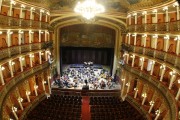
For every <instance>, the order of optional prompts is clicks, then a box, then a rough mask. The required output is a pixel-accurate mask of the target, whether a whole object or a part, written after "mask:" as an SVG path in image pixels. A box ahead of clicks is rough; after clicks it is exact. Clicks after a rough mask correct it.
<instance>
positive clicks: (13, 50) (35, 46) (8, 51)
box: [0, 42, 49, 60]
mask: <svg viewBox="0 0 180 120" xmlns="http://www.w3.org/2000/svg"><path fill="white" fill-rule="evenodd" d="M45 44H46V42H41V43H32V44H25V45H19V46H12V47H7V48H4V49H2V50H0V51H1V54H0V60H1V59H5V58H8V57H11V56H13V55H17V54H21V53H25V52H30V51H33V50H40V49H44V48H43V47H44V46H45ZM48 47H49V46H48Z"/></svg>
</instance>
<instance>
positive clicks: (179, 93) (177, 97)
mask: <svg viewBox="0 0 180 120" xmlns="http://www.w3.org/2000/svg"><path fill="white" fill-rule="evenodd" d="M178 83H179V81H178ZM179 96H180V88H179V89H178V92H177V94H176V97H175V99H176V100H177V101H178V100H179Z"/></svg>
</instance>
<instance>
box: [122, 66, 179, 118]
mask: <svg viewBox="0 0 180 120" xmlns="http://www.w3.org/2000/svg"><path fill="white" fill-rule="evenodd" d="M123 68H124V69H125V70H126V71H129V72H131V73H132V74H134V75H135V76H137V77H138V78H140V80H142V81H143V82H147V83H148V84H149V83H150V84H151V85H152V87H153V88H154V89H156V90H157V91H159V92H160V93H162V95H163V97H164V98H165V100H166V102H167V104H168V106H169V108H170V111H171V118H172V120H176V119H177V116H178V105H177V102H176V100H175V95H174V94H173V93H171V91H170V90H169V89H168V87H167V86H165V85H164V84H163V83H162V82H161V81H159V79H157V78H156V77H154V76H152V75H150V74H149V73H147V72H145V71H141V70H138V69H136V68H133V67H131V66H129V65H125V66H124V67H123Z"/></svg>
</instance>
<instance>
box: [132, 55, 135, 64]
mask: <svg viewBox="0 0 180 120" xmlns="http://www.w3.org/2000/svg"><path fill="white" fill-rule="evenodd" d="M131 58H132V65H131V66H132V67H134V60H135V55H132V56H131Z"/></svg>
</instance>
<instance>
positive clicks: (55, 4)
mask: <svg viewBox="0 0 180 120" xmlns="http://www.w3.org/2000/svg"><path fill="white" fill-rule="evenodd" d="M78 1H83V0H53V1H52V3H51V5H50V9H51V10H71V11H72V10H73V8H74V6H75V5H76V4H77V3H78ZM97 2H98V3H100V4H102V5H104V6H105V8H106V9H108V10H110V11H111V10H113V11H122V12H125V11H126V9H125V7H123V6H121V4H120V2H119V0H97Z"/></svg>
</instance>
